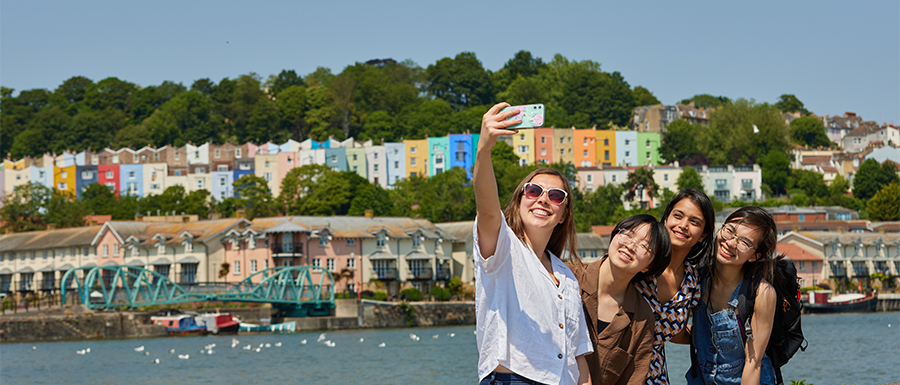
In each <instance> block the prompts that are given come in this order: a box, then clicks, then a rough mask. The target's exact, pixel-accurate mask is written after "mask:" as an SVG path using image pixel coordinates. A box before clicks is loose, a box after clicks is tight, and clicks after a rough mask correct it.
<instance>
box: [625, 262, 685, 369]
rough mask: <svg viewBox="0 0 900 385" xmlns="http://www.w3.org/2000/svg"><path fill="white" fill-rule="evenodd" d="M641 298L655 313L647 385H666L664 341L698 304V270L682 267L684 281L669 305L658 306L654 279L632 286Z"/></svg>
mask: <svg viewBox="0 0 900 385" xmlns="http://www.w3.org/2000/svg"><path fill="white" fill-rule="evenodd" d="M634 286H635V287H636V288H637V289H638V291H639V292H640V293H641V294H643V296H644V299H645V300H647V303H649V304H650V308H652V309H653V312H654V313H656V335H655V338H654V340H653V357H652V358H651V359H650V371H649V372H648V373H647V382H646V384H647V385H668V384H669V376H668V374H667V373H666V350H665V344H666V341H668V340H670V339H672V337H674V336H675V335H676V334H678V332H680V331H681V329H684V326H685V325H686V324H687V319H688V315H690V311H691V309H692V308H693V307H694V306H697V304H698V303H699V302H700V282H699V281H698V279H697V270H696V269H694V267H693V266H691V264H690V263H688V262H685V263H684V281H682V283H681V288H680V289H679V290H678V293H675V296H674V297H672V299H671V300H669V302H666V303H665V304H662V305H660V303H659V299H658V298H657V294H656V293H657V289H656V288H657V283H656V277H653V278H648V279H646V280H644V281H641V282H638V283H636V284H635V285H634Z"/></svg>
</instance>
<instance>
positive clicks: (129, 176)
mask: <svg viewBox="0 0 900 385" xmlns="http://www.w3.org/2000/svg"><path fill="white" fill-rule="evenodd" d="M128 179H134V171H129V172H128Z"/></svg>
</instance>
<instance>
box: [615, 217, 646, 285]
mask: <svg viewBox="0 0 900 385" xmlns="http://www.w3.org/2000/svg"><path fill="white" fill-rule="evenodd" d="M629 238H630V240H629ZM653 253H654V251H653V250H651V249H650V225H649V224H646V223H641V224H640V225H638V226H635V227H634V228H632V229H625V230H622V231H620V232H619V233H618V234H616V236H615V237H613V239H612V240H611V241H610V242H609V262H610V263H612V264H613V266H615V267H616V268H618V269H621V270H623V271H626V272H628V273H629V274H632V275H634V274H637V273H640V272H646V271H647V270H648V269H649V267H650V263H652V262H653Z"/></svg>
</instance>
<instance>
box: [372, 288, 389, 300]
mask: <svg viewBox="0 0 900 385" xmlns="http://www.w3.org/2000/svg"><path fill="white" fill-rule="evenodd" d="M375 300H376V301H387V293H385V292H384V291H383V290H377V291H375Z"/></svg>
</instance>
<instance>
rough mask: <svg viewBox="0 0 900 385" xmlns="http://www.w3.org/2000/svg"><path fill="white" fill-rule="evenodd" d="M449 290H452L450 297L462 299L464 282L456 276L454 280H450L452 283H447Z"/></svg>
mask: <svg viewBox="0 0 900 385" xmlns="http://www.w3.org/2000/svg"><path fill="white" fill-rule="evenodd" d="M447 289H448V290H450V295H455V296H456V298H459V297H460V294H462V281H461V280H460V279H459V277H458V276H455V275H454V276H453V278H450V281H449V282H447Z"/></svg>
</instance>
